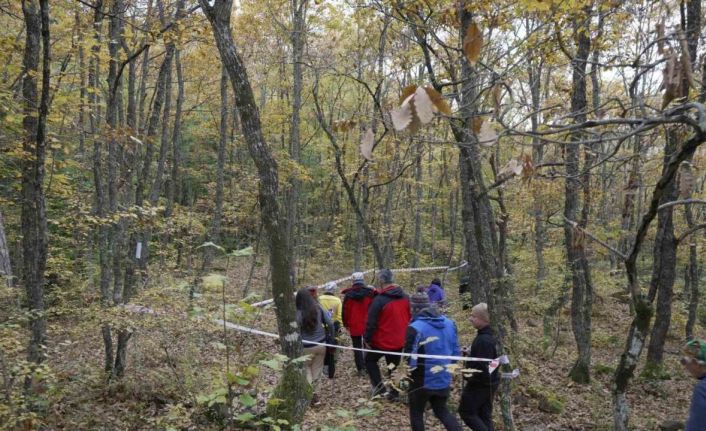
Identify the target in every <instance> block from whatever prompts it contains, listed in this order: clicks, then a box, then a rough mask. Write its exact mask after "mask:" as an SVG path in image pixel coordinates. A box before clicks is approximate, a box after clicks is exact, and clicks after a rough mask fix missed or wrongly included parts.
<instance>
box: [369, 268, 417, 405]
mask: <svg viewBox="0 0 706 431" xmlns="http://www.w3.org/2000/svg"><path fill="white" fill-rule="evenodd" d="M377 279H378V282H379V283H380V289H379V290H378V291H377V294H376V295H375V298H374V299H373V302H372V303H371V304H370V309H369V310H368V322H367V324H366V325H365V334H364V335H363V341H364V342H365V345H366V346H370V348H371V349H374V350H382V351H387V352H401V351H402V348H404V342H405V333H406V332H407V325H409V321H410V320H411V319H412V315H411V312H410V309H409V297H408V296H407V294H406V293H404V291H403V290H402V289H401V288H400V287H399V286H398V285H396V284H394V283H393V282H392V280H393V275H392V271H390V270H389V269H383V270H381V271H380V272H379V273H378V274H377ZM383 356H384V357H385V361H386V362H387V365H388V369H389V366H390V364H395V366H397V365H399V363H400V356H399V355H390V354H385V353H375V352H368V353H367V354H366V355H365V368H366V369H367V370H368V375H369V376H370V383H371V384H372V386H373V396H375V395H381V394H382V393H383V392H384V390H385V387H384V385H383V384H382V377H381V376H380V368H379V367H378V361H379V360H380V358H382V357H383ZM387 398H388V399H390V400H396V399H398V398H399V393H398V392H397V391H396V390H395V389H391V390H390V391H389V392H388V393H387Z"/></svg>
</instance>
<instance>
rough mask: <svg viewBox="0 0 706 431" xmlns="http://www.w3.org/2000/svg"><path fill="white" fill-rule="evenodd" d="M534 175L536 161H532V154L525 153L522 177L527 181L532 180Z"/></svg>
mask: <svg viewBox="0 0 706 431" xmlns="http://www.w3.org/2000/svg"><path fill="white" fill-rule="evenodd" d="M532 176H534V163H532V156H531V155H529V154H525V155H524V156H522V179H523V180H524V181H526V182H529V181H531V180H532Z"/></svg>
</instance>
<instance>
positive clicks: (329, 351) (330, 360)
mask: <svg viewBox="0 0 706 431" xmlns="http://www.w3.org/2000/svg"><path fill="white" fill-rule="evenodd" d="M324 365H325V366H326V367H328V378H329V379H333V376H334V375H335V374H336V349H335V348H331V347H327V348H326V356H324Z"/></svg>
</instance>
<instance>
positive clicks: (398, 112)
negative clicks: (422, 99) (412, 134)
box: [390, 94, 414, 132]
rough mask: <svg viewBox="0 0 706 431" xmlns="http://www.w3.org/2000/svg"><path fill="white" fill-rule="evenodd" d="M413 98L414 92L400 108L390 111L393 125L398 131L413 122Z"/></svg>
mask: <svg viewBox="0 0 706 431" xmlns="http://www.w3.org/2000/svg"><path fill="white" fill-rule="evenodd" d="M412 98H414V94H412V95H411V96H408V97H407V98H406V99H405V100H404V101H403V102H402V105H401V106H400V107H399V108H396V109H393V110H392V111H390V118H391V119H392V125H393V126H394V128H395V130H397V131H398V132H399V131H402V130H404V129H405V128H406V127H407V126H409V125H410V124H411V123H412V103H411V102H412Z"/></svg>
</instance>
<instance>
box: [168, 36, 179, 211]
mask: <svg viewBox="0 0 706 431" xmlns="http://www.w3.org/2000/svg"><path fill="white" fill-rule="evenodd" d="M174 66H175V68H176V74H177V100H176V111H175V112H174V131H173V132H172V172H171V174H170V179H169V187H168V189H167V208H166V209H165V211H164V216H165V217H170V216H171V215H172V211H173V210H174V202H175V199H176V196H178V195H179V191H180V190H179V165H180V164H181V116H182V111H183V106H184V71H183V70H182V66H181V54H180V50H179V49H177V50H176V52H175V53H174Z"/></svg>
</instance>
